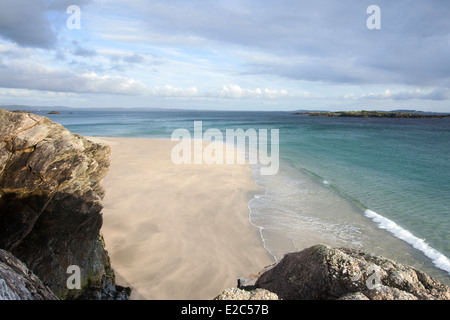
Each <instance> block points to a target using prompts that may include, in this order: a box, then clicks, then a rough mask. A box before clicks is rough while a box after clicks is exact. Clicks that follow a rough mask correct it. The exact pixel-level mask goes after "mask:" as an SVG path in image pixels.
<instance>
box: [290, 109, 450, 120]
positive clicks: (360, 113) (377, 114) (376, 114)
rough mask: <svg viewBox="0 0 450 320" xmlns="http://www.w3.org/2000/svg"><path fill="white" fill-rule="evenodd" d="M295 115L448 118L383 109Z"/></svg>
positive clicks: (448, 115)
mask: <svg viewBox="0 0 450 320" xmlns="http://www.w3.org/2000/svg"><path fill="white" fill-rule="evenodd" d="M295 114H296V115H308V116H311V117H353V118H420V119H424V118H431V119H441V118H450V114H424V113H415V112H385V111H365V110H363V111H338V112H328V111H322V112H298V113H295Z"/></svg>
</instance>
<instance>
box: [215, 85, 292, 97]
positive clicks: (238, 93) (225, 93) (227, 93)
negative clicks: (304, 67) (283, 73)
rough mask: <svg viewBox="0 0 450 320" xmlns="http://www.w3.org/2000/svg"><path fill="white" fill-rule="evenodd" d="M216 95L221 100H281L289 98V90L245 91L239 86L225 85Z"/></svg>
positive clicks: (257, 89)
mask: <svg viewBox="0 0 450 320" xmlns="http://www.w3.org/2000/svg"><path fill="white" fill-rule="evenodd" d="M215 95H216V96H217V97H220V98H227V99H241V98H244V99H279V98H285V97H287V96H288V92H287V90H284V89H282V90H271V89H268V88H265V89H260V88H256V89H245V88H241V87H240V86H239V85H237V84H229V85H223V86H222V89H220V90H218V91H217V92H216V93H215Z"/></svg>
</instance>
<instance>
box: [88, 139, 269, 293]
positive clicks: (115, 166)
mask: <svg viewBox="0 0 450 320" xmlns="http://www.w3.org/2000/svg"><path fill="white" fill-rule="evenodd" d="M90 139H91V140H93V141H96V142H103V143H106V144H108V145H110V146H111V147H112V155H111V167H110V170H109V173H108V175H107V176H106V178H105V179H104V181H103V185H104V187H105V190H106V196H105V198H104V201H103V204H104V209H103V220H104V221H103V227H102V234H103V236H104V239H105V242H106V248H107V250H108V252H109V255H110V257H111V262H112V266H113V268H114V271H115V273H116V276H117V282H118V284H122V285H129V286H131V287H132V288H133V294H132V297H131V298H132V299H152V300H163V299H164V300H166V299H170V300H179V299H187V300H198V299H212V298H214V297H215V296H216V295H218V294H219V293H220V292H221V291H222V290H223V289H226V288H229V287H235V286H236V284H237V279H238V278H239V277H241V276H244V275H248V274H251V273H257V272H259V271H260V270H261V269H262V268H263V267H264V266H266V265H269V264H271V263H272V262H273V259H272V256H271V255H270V254H269V253H267V251H266V250H265V249H264V247H263V244H262V241H261V238H260V235H259V230H258V228H257V227H255V226H254V225H252V224H251V223H250V221H249V209H248V200H249V198H248V197H249V193H250V192H252V191H255V190H257V189H258V187H257V186H256V184H255V182H254V181H253V179H252V177H251V168H250V166H249V165H237V164H235V165H207V164H202V165H183V164H182V165H176V164H174V163H173V162H172V161H171V150H172V148H173V147H174V146H175V145H176V143H177V142H173V141H170V140H159V139H131V138H130V139H128V138H90Z"/></svg>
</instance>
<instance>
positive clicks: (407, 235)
mask: <svg viewBox="0 0 450 320" xmlns="http://www.w3.org/2000/svg"><path fill="white" fill-rule="evenodd" d="M364 214H365V215H366V216H367V217H369V218H371V219H372V220H373V221H375V222H376V223H377V224H378V226H379V227H380V228H382V229H386V230H387V231H389V232H391V233H392V234H393V235H395V236H396V237H397V238H399V239H401V240H403V241H406V242H407V243H409V244H410V245H412V246H413V247H414V248H416V249H417V250H420V251H421V252H423V253H424V254H425V255H426V256H427V257H428V258H430V259H431V260H432V261H433V263H434V264H435V265H436V267H438V268H440V269H442V270H445V271H447V272H448V273H449V274H450V260H449V259H448V258H447V257H446V256H444V255H443V254H442V253H440V252H439V251H437V250H435V249H433V248H432V247H430V246H429V245H428V244H427V243H426V242H425V241H424V240H423V239H419V238H417V237H416V236H414V235H413V234H412V233H411V232H409V231H408V230H405V229H403V228H402V227H400V226H399V225H398V224H396V223H395V222H394V221H392V220H389V219H387V218H385V217H383V216H381V215H379V214H378V213H376V212H375V211H372V210H370V209H367V210H366V211H365V212H364Z"/></svg>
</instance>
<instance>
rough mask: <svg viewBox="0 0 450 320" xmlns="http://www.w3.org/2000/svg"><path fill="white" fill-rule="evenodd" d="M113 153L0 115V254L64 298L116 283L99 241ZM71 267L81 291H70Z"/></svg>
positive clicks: (36, 120) (32, 118)
mask: <svg viewBox="0 0 450 320" xmlns="http://www.w3.org/2000/svg"><path fill="white" fill-rule="evenodd" d="M110 152H111V150H110V147H109V146H107V145H103V144H97V143H93V142H91V141H89V140H87V139H85V138H84V137H82V136H80V135H77V134H72V133H71V132H69V131H68V130H67V129H65V128H64V127H63V126H61V125H60V124H57V123H53V122H52V121H50V120H49V119H48V118H45V117H41V116H37V115H34V114H30V113H24V112H9V111H6V110H3V109H0V248H2V249H5V250H7V251H10V252H11V253H13V254H14V255H15V256H16V257H18V258H19V259H20V260H22V261H23V262H24V263H25V264H26V265H27V266H28V268H30V269H31V270H32V271H33V272H34V273H35V274H36V275H37V276H38V277H39V278H40V279H41V280H42V281H43V282H44V283H45V284H46V285H47V286H49V287H50V288H51V289H52V291H53V292H54V293H56V294H57V295H58V297H61V298H77V297H79V296H80V295H83V294H84V293H85V292H86V290H85V289H88V288H102V287H105V286H109V287H110V286H111V284H113V283H114V273H113V271H112V269H111V266H110V261H109V257H108V254H107V252H106V251H105V249H104V247H103V246H102V241H101V238H100V228H101V226H102V214H101V210H102V199H103V196H104V190H103V188H102V185H101V182H102V179H103V177H104V176H105V175H106V173H107V171H108V167H109V164H110V160H109V155H110ZM71 265H76V266H78V267H79V268H80V271H81V286H82V290H69V289H68V288H67V285H66V281H67V278H68V277H69V276H70V274H68V273H67V268H68V267H69V266H71Z"/></svg>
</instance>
